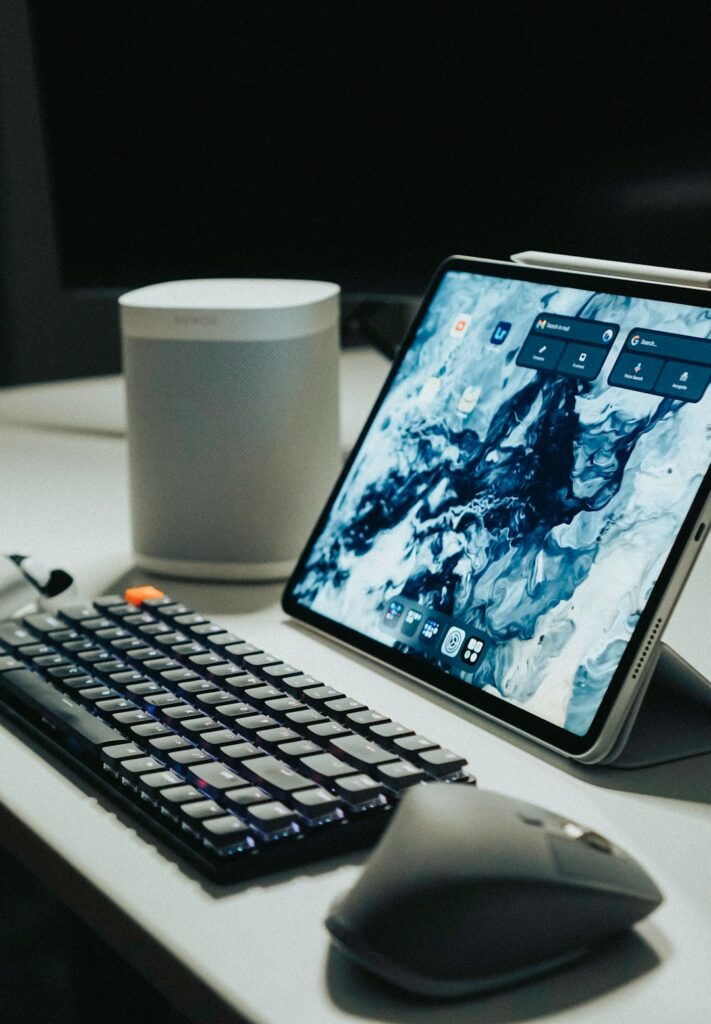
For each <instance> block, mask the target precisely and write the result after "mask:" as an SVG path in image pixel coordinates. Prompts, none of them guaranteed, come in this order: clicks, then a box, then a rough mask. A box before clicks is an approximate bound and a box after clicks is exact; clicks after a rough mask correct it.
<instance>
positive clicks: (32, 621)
mask: <svg viewBox="0 0 711 1024" xmlns="http://www.w3.org/2000/svg"><path fill="white" fill-rule="evenodd" d="M82 607H83V610H84V611H86V610H87V608H86V606H82ZM71 610H72V609H70V612H71ZM77 610H78V609H77V608H74V611H77ZM88 610H89V613H90V615H91V616H92V617H93V616H94V615H96V612H95V611H94V609H93V608H89V609H88ZM64 614H65V615H67V614H68V612H67V611H64ZM22 621H23V622H24V623H25V625H26V626H31V627H32V629H34V630H35V631H36V632H37V633H51V632H52V631H53V630H55V629H61V628H62V626H63V625H64V623H63V622H62V620H61V619H58V618H57V616H56V615H50V614H49V613H48V612H36V613H35V614H34V615H25V616H24V617H23V619H22Z"/></svg>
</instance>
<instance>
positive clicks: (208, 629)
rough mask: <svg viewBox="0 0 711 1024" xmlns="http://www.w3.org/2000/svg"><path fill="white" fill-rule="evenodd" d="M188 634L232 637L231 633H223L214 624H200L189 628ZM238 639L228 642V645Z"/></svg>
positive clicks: (220, 627)
mask: <svg viewBox="0 0 711 1024" xmlns="http://www.w3.org/2000/svg"><path fill="white" fill-rule="evenodd" d="M190 632H191V633H193V634H194V635H195V636H204V637H210V636H212V635H213V634H215V635H219V636H230V637H231V636H232V635H233V634H232V633H223V631H222V626H217V625H216V624H215V623H214V622H202V623H200V624H199V625H197V626H191V628H190ZM237 639H238V638H237V637H235V638H234V640H230V641H229V643H235V642H236V640H237Z"/></svg>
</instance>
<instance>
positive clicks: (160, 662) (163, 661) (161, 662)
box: [143, 658, 179, 672]
mask: <svg viewBox="0 0 711 1024" xmlns="http://www.w3.org/2000/svg"><path fill="white" fill-rule="evenodd" d="M143 668H144V669H145V670H146V672H167V671H174V670H175V669H176V668H179V664H178V662H177V661H175V660H174V659H173V658H148V660H147V661H144V662H143Z"/></svg>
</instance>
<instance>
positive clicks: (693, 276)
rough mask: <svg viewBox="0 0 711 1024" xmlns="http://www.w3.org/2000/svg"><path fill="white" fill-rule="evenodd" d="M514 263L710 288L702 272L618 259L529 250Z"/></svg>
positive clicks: (710, 281) (710, 280)
mask: <svg viewBox="0 0 711 1024" xmlns="http://www.w3.org/2000/svg"><path fill="white" fill-rule="evenodd" d="M511 260H512V262H513V263H520V264H522V265H523V266H526V267H543V268H545V269H546V270H571V271H577V272H578V273H581V274H583V273H584V274H607V275H609V276H610V277H628V278H632V279H634V280H637V281H658V282H660V283H661V284H676V285H682V286H685V287H687V288H711V274H707V273H704V272H702V271H699V270H675V269H674V268H672V267H652V266H647V265H646V264H644V263H618V262H617V261H616V260H594V259H587V258H586V257H584V256H564V255H563V254H561V253H556V252H537V251H535V250H533V249H527V250H526V251H525V252H517V253H514V254H513V256H512V257H511Z"/></svg>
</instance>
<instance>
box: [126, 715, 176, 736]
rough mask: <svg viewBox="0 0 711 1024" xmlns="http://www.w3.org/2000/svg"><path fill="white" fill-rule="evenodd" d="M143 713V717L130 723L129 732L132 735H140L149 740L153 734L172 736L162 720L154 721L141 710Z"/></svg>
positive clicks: (172, 733)
mask: <svg viewBox="0 0 711 1024" xmlns="http://www.w3.org/2000/svg"><path fill="white" fill-rule="evenodd" d="M141 714H143V715H144V717H143V718H141V719H139V720H138V722H136V723H134V724H132V723H130V722H129V723H128V724H129V725H130V726H131V733H132V734H133V735H134V736H140V737H141V738H142V739H147V740H151V739H152V738H153V737H154V736H174V735H175V733H174V732H172V731H171V730H170V729H169V728H168V726H167V725H163V723H162V722H156V721H155V720H154V719H153V718H152V716H151V715H146V714H145V712H141Z"/></svg>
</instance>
